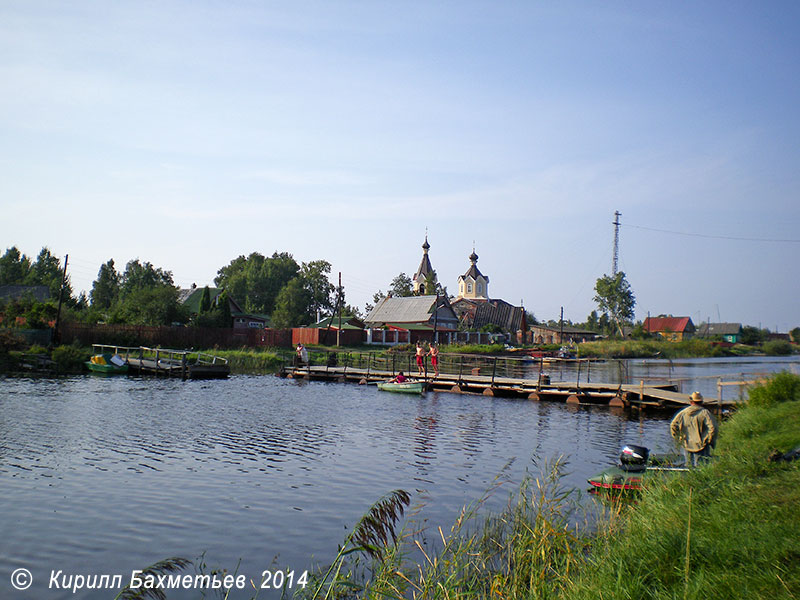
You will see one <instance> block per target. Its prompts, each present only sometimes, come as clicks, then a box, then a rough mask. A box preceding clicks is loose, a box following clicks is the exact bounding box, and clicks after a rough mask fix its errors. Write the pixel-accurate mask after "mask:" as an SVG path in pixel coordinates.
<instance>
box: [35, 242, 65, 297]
mask: <svg viewBox="0 0 800 600" xmlns="http://www.w3.org/2000/svg"><path fill="white" fill-rule="evenodd" d="M63 279H64V270H63V268H62V267H61V261H60V260H59V259H58V258H56V257H55V256H53V255H52V254H51V253H50V250H48V249H47V248H42V250H41V252H39V255H38V256H37V257H36V261H35V262H34V263H33V264H31V266H30V270H29V271H28V274H27V275H26V277H25V281H24V283H25V285H46V286H47V287H48V288H49V289H50V297H51V298H53V299H54V300H58V297H59V295H60V294H61V284H62V281H63ZM71 298H72V285H71V284H70V281H69V276H67V280H66V282H64V299H65V300H69V299H71Z"/></svg>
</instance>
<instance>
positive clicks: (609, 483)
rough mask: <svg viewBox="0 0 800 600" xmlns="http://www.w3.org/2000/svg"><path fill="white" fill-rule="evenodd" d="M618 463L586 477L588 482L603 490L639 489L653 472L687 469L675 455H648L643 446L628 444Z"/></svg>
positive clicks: (647, 450)
mask: <svg viewBox="0 0 800 600" xmlns="http://www.w3.org/2000/svg"><path fill="white" fill-rule="evenodd" d="M619 459H620V460H619V464H618V465H615V466H613V467H609V468H607V469H603V470H602V471H600V473H598V474H597V475H594V476H592V477H590V478H589V479H588V481H589V484H590V485H592V486H593V487H595V488H598V489H603V490H640V489H642V485H643V484H644V482H645V480H646V479H647V478H648V477H649V476H652V475H653V474H655V473H669V472H680V471H688V468H686V467H684V466H681V465H680V464H679V463H680V462H681V461H682V459H681V458H680V457H679V456H677V455H652V456H651V455H650V451H649V449H647V448H645V447H644V446H634V445H633V444H629V445H627V446H625V447H624V448H623V449H622V452H621V453H620V457H619Z"/></svg>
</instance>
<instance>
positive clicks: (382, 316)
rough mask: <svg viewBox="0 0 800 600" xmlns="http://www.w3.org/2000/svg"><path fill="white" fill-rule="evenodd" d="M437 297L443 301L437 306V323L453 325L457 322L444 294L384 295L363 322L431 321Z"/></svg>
mask: <svg viewBox="0 0 800 600" xmlns="http://www.w3.org/2000/svg"><path fill="white" fill-rule="evenodd" d="M437 299H438V300H439V302H443V304H442V305H440V306H439V316H438V323H437V324H438V325H439V326H442V327H448V326H454V325H456V324H457V323H458V318H457V317H456V315H455V313H454V312H453V309H452V308H451V307H450V303H449V302H448V301H447V298H446V297H444V296H401V297H391V296H390V297H386V298H384V299H383V300H381V301H380V302H379V303H378V305H377V306H375V308H373V309H372V311H370V313H369V315H367V318H366V319H364V322H365V323H366V324H367V325H371V326H372V325H384V324H387V323H394V324H410V323H428V322H433V318H434V314H433V308H434V306H435V304H436V301H437Z"/></svg>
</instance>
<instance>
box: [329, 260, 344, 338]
mask: <svg viewBox="0 0 800 600" xmlns="http://www.w3.org/2000/svg"><path fill="white" fill-rule="evenodd" d="M338 292H339V299H338V302H337V303H336V304H338V305H339V328H338V329H337V330H336V346H337V347H339V346H341V345H342V344H341V341H342V272H341V271H339V290H338ZM331 320H333V317H331Z"/></svg>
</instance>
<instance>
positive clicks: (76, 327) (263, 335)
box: [60, 323, 292, 348]
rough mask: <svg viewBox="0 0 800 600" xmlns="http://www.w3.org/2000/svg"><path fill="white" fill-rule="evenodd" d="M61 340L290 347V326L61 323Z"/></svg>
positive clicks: (69, 341)
mask: <svg viewBox="0 0 800 600" xmlns="http://www.w3.org/2000/svg"><path fill="white" fill-rule="evenodd" d="M60 329H61V343H62V344H71V343H72V342H73V341H75V340H78V341H79V342H80V343H81V344H83V345H85V346H89V345H92V344H108V345H122V346H162V347H167V348H242V347H259V346H266V347H289V346H291V344H292V331H291V330H290V329H224V328H213V327H167V326H161V327H154V326H148V325H86V324H82V323H64V324H62V325H61V326H60Z"/></svg>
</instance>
